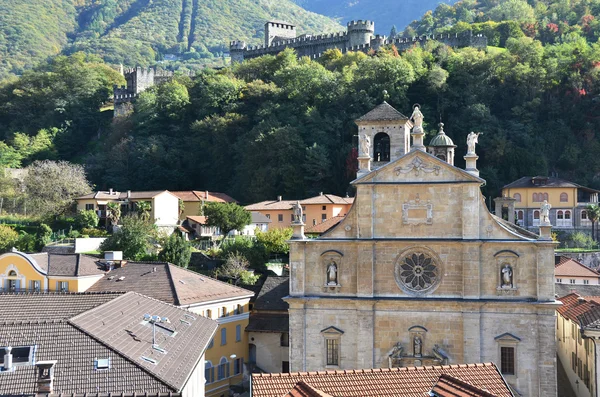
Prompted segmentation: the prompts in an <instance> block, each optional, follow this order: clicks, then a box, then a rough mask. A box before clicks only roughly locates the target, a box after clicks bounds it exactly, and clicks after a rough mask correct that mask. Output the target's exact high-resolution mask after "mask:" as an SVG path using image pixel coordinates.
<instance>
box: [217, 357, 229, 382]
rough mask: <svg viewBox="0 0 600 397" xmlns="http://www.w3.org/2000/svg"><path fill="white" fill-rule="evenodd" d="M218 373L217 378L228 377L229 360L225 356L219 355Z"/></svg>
mask: <svg viewBox="0 0 600 397" xmlns="http://www.w3.org/2000/svg"><path fill="white" fill-rule="evenodd" d="M218 373H219V374H218V380H221V379H225V378H229V361H227V358H226V357H221V361H220V362H219V370H218Z"/></svg>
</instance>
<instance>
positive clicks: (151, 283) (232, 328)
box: [89, 262, 254, 396]
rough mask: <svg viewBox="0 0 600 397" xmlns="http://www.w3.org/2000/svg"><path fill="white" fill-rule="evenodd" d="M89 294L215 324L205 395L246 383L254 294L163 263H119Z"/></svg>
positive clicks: (226, 392)
mask: <svg viewBox="0 0 600 397" xmlns="http://www.w3.org/2000/svg"><path fill="white" fill-rule="evenodd" d="M89 291H90V292H112V291H134V292H138V293H143V294H145V295H148V296H150V297H151V298H154V299H158V300H160V301H163V302H166V303H169V304H172V305H175V306H178V307H181V308H184V309H186V310H189V311H191V312H193V313H195V314H198V315H199V316H202V317H206V318H210V319H213V320H215V321H216V322H217V324H218V330H217V332H216V333H215V336H214V338H213V339H212V340H211V342H210V344H209V346H208V350H207V351H206V395H207V396H222V395H225V396H227V395H228V390H229V387H230V385H233V384H239V383H241V382H242V378H243V375H244V365H245V364H246V363H247V361H248V335H247V334H246V333H245V332H244V329H245V328H246V326H247V325H248V318H249V308H248V303H249V301H250V298H251V297H252V296H254V293H253V292H252V291H248V290H245V289H243V288H239V287H236V286H233V285H231V284H227V283H224V282H221V281H218V280H215V279H213V278H210V277H207V276H204V275H202V274H199V273H196V272H192V271H190V270H187V269H183V268H181V267H178V266H175V265H172V264H170V263H161V262H150V263H142V262H127V263H124V265H123V263H121V265H119V263H117V266H116V267H114V268H113V269H112V270H110V271H109V272H108V273H107V276H106V277H105V278H103V279H102V280H100V281H98V282H97V283H96V284H94V285H93V286H92V287H91V288H90V289H89Z"/></svg>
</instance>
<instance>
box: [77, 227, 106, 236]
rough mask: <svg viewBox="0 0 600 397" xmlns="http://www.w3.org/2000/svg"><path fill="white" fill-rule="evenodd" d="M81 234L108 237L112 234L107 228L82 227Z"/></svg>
mask: <svg viewBox="0 0 600 397" xmlns="http://www.w3.org/2000/svg"><path fill="white" fill-rule="evenodd" d="M81 235H83V236H88V237H107V236H109V235H110V234H109V233H108V232H107V231H106V230H101V229H88V228H83V229H81Z"/></svg>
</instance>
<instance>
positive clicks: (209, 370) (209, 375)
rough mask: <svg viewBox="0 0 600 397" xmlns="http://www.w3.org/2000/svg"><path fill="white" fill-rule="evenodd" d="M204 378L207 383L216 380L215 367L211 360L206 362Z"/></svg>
mask: <svg viewBox="0 0 600 397" xmlns="http://www.w3.org/2000/svg"><path fill="white" fill-rule="evenodd" d="M204 378H205V379H206V383H213V382H214V381H215V367H213V365H212V363H211V362H210V361H207V362H206V363H205V364H204Z"/></svg>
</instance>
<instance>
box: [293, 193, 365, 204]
mask: <svg viewBox="0 0 600 397" xmlns="http://www.w3.org/2000/svg"><path fill="white" fill-rule="evenodd" d="M352 202H353V201H351V200H350V197H346V198H344V197H340V196H336V195H333V194H320V195H318V196H315V197H311V198H307V199H304V200H300V204H302V205H310V204H320V205H327V204H343V205H346V204H352Z"/></svg>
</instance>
